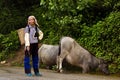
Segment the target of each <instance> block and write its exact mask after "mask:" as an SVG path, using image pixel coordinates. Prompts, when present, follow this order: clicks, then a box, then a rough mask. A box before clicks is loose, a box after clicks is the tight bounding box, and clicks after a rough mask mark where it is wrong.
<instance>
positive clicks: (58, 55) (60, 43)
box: [58, 40, 61, 56]
mask: <svg viewBox="0 0 120 80" xmlns="http://www.w3.org/2000/svg"><path fill="white" fill-rule="evenodd" d="M60 53H61V40H60V41H59V51H58V56H59V55H60Z"/></svg>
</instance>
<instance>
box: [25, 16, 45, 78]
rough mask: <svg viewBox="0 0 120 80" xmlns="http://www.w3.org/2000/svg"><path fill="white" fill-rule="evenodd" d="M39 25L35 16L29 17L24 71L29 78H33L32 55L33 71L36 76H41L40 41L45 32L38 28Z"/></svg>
mask: <svg viewBox="0 0 120 80" xmlns="http://www.w3.org/2000/svg"><path fill="white" fill-rule="evenodd" d="M38 27H39V24H38V23H37V20H36V18H35V17H34V16H29V17H28V25H27V26H26V28H25V57H24V69H25V73H26V75H27V76H32V73H31V65H30V55H32V63H33V70H34V73H35V75H36V76H41V74H40V73H39V63H38V61H39V60H38V40H41V39H42V38H43V32H42V31H41V30H40V29H39V28H38Z"/></svg>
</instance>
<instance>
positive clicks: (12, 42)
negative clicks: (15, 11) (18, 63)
mask: <svg viewBox="0 0 120 80" xmlns="http://www.w3.org/2000/svg"><path fill="white" fill-rule="evenodd" d="M0 45H1V47H0V49H1V52H0V60H4V59H6V58H8V56H11V55H14V51H16V50H17V49H18V48H19V45H20V43H19V38H18V34H17V32H16V31H12V32H11V33H10V34H7V35H2V34H0ZM12 57H13V56H12Z"/></svg>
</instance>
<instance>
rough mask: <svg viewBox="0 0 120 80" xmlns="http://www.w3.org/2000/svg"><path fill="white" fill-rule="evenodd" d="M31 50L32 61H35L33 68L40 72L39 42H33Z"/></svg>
mask: <svg viewBox="0 0 120 80" xmlns="http://www.w3.org/2000/svg"><path fill="white" fill-rule="evenodd" d="M30 48H31V50H32V51H31V52H32V62H33V69H34V72H35V74H36V73H39V65H38V64H39V63H38V62H39V59H38V43H34V44H31V47H30Z"/></svg>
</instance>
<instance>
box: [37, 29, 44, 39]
mask: <svg viewBox="0 0 120 80" xmlns="http://www.w3.org/2000/svg"><path fill="white" fill-rule="evenodd" d="M38 33H39V37H38V38H39V40H42V38H43V32H42V31H41V30H40V29H39V28H38Z"/></svg>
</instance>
